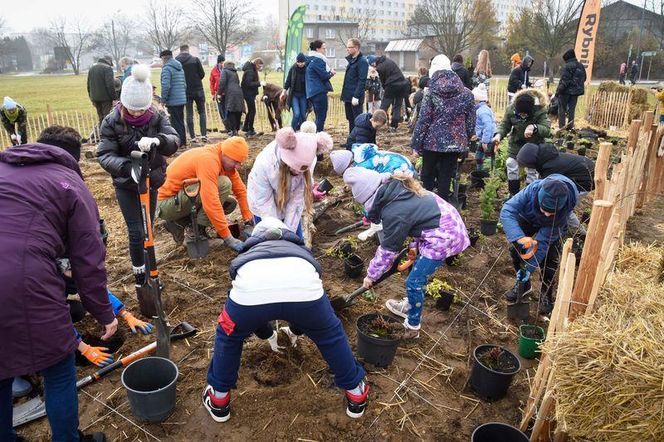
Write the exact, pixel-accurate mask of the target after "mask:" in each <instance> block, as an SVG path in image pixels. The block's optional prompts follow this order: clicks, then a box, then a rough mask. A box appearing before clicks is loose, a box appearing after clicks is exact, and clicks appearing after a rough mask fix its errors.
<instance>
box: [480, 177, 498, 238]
mask: <svg viewBox="0 0 664 442" xmlns="http://www.w3.org/2000/svg"><path fill="white" fill-rule="evenodd" d="M499 187H500V179H499V178H498V177H495V176H494V177H492V178H491V179H490V180H488V181H487V182H486V183H485V185H484V189H482V192H480V213H481V218H480V232H482V235H486V236H491V235H495V234H496V228H497V225H498V220H497V219H496V214H495V212H496V201H497V199H498V188H499Z"/></svg>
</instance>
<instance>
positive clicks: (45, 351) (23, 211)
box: [0, 143, 114, 379]
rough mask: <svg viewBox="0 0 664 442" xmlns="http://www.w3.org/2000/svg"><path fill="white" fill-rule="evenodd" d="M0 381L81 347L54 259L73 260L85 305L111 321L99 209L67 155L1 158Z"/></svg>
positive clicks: (33, 152)
mask: <svg viewBox="0 0 664 442" xmlns="http://www.w3.org/2000/svg"><path fill="white" fill-rule="evenodd" d="M0 206H1V207H2V216H1V217H0V231H1V232H2V235H0V257H1V258H2V266H0V281H2V289H0V305H2V308H0V336H1V338H0V339H1V340H2V345H0V379H7V378H10V377H13V376H19V375H25V374H30V373H36V372H38V371H40V370H43V369H45V368H47V367H50V366H52V365H53V364H55V363H57V362H59V361H61V360H62V359H64V358H65V357H66V356H68V355H69V354H71V353H72V352H73V351H74V350H75V349H76V346H77V345H78V343H77V341H76V338H75V336H74V332H73V329H72V323H71V317H70V315H69V307H68V306H67V303H66V302H65V298H64V296H63V293H64V292H65V281H64V279H63V278H62V276H61V274H60V271H59V270H58V267H57V265H56V259H57V258H59V257H62V256H69V258H70V261H71V266H72V270H73V275H74V279H75V281H76V284H77V286H78V293H79V295H80V297H81V302H82V303H83V306H84V307H85V309H86V310H87V311H89V312H90V314H91V315H92V316H94V318H95V319H96V320H97V321H98V322H99V323H101V324H110V323H111V322H112V321H113V318H114V316H113V310H112V309H111V304H110V303H109V302H108V296H107V291H106V269H105V266H104V257H105V249H104V244H103V242H102V238H101V235H100V234H99V214H98V212H97V204H96V203H95V200H94V198H93V197H92V195H91V194H90V191H89V190H88V188H87V187H86V186H85V183H84V182H83V178H82V177H81V171H80V169H79V167H78V163H77V162H76V160H75V159H74V158H73V157H72V156H71V155H70V154H69V153H67V152H66V151H65V150H64V149H61V148H59V147H56V146H51V145H48V144H40V143H35V144H26V145H22V146H18V147H13V148H11V149H7V150H5V151H4V152H0Z"/></svg>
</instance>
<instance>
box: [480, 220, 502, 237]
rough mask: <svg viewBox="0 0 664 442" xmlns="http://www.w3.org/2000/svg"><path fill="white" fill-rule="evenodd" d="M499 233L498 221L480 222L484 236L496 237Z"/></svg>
mask: <svg viewBox="0 0 664 442" xmlns="http://www.w3.org/2000/svg"><path fill="white" fill-rule="evenodd" d="M497 231H498V221H490V220H485V219H481V220H480V233H481V234H482V235H484V236H492V235H495V234H496V232H497Z"/></svg>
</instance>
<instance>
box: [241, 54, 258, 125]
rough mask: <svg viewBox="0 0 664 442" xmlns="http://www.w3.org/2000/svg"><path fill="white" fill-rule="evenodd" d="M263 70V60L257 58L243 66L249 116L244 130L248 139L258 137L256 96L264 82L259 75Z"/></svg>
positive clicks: (244, 90)
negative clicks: (255, 125)
mask: <svg viewBox="0 0 664 442" xmlns="http://www.w3.org/2000/svg"><path fill="white" fill-rule="evenodd" d="M262 70H263V60H262V59H261V58H255V59H253V60H252V61H248V62H246V63H245V64H244V66H242V71H244V73H243V74H242V83H241V84H240V86H241V87H242V95H244V101H245V102H246V103H247V116H246V117H245V119H244V126H243V127H242V130H243V131H244V132H245V133H246V135H247V136H248V137H253V136H254V135H256V131H255V130H254V119H255V118H256V95H258V87H259V86H262V85H263V83H264V82H261V81H260V78H259V77H258V73H259V72H260V71H262Z"/></svg>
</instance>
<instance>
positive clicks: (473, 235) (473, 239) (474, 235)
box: [468, 229, 480, 247]
mask: <svg viewBox="0 0 664 442" xmlns="http://www.w3.org/2000/svg"><path fill="white" fill-rule="evenodd" d="M468 239H470V247H475V244H477V241H478V240H479V239H480V234H479V233H478V232H477V230H475V229H468Z"/></svg>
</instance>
